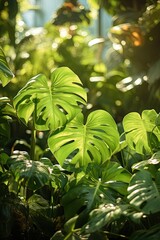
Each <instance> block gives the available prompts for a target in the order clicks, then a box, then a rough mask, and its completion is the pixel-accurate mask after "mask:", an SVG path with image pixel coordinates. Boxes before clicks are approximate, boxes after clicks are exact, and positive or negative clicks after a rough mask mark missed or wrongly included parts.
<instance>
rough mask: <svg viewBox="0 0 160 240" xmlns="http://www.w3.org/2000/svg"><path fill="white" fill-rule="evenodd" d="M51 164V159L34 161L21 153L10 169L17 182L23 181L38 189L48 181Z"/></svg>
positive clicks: (32, 188)
mask: <svg viewBox="0 0 160 240" xmlns="http://www.w3.org/2000/svg"><path fill="white" fill-rule="evenodd" d="M51 166H52V163H51V162H50V160H49V159H46V158H43V159H41V160H40V161H33V160H29V159H25V158H24V157H22V156H21V155H20V156H18V157H17V159H16V160H15V161H13V162H12V164H11V166H10V170H11V172H13V175H14V177H15V180H16V181H17V182H23V183H24V184H25V185H26V186H27V187H28V188H29V189H31V190H37V189H39V188H41V187H43V186H44V185H45V184H47V183H48V181H49V179H50V171H49V169H50V167H51Z"/></svg>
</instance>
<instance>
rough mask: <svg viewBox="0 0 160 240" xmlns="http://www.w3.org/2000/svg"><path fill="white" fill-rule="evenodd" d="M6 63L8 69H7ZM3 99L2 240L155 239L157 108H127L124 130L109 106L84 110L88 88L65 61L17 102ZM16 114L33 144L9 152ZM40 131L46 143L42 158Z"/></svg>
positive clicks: (29, 86) (32, 83)
mask: <svg viewBox="0 0 160 240" xmlns="http://www.w3.org/2000/svg"><path fill="white" fill-rule="evenodd" d="M2 60H3V58H2ZM3 64H4V65H0V66H3V67H2V68H1V70H2V74H3V75H4V74H9V72H8V71H9V70H8V68H6V66H7V65H6V62H5V61H3ZM4 66H5V67H4ZM10 76H11V74H10ZM1 81H2V83H3V85H5V84H7V83H8V82H6V79H5V78H2V80H1ZM0 100H1V102H0V136H1V139H0V140H1V143H2V144H1V148H0V187H1V191H0V207H1V208H0V209H1V211H0V219H1V220H2V221H1V222H2V224H0V238H2V239H7V238H10V237H13V238H17V239H18V238H19V237H24V236H25V239H33V236H34V234H36V236H38V238H39V239H44V237H45V239H52V240H56V239H60V240H61V239H63V240H64V239H66V240H67V239H95V237H96V238H97V239H116V238H119V239H120V238H128V239H132V240H136V239H137V240H139V239H149V237H152V238H151V239H155V238H157V236H158V234H159V232H160V228H159V226H158V225H157V221H159V220H160V217H159V212H160V208H159V200H160V191H159V186H160V180H159V179H160V175H159V169H160V154H159V150H160V137H159V136H160V121H159V119H160V118H159V114H158V113H157V112H156V111H155V110H153V109H152V110H144V111H143V112H142V114H141V115H140V114H139V113H136V112H131V113H129V114H127V115H126V116H125V117H124V119H123V122H122V131H121V132H122V135H120V133H119V130H118V127H117V124H116V122H115V121H114V119H113V118H112V116H111V115H110V114H109V113H108V112H106V111H104V110H95V111H93V112H91V113H89V114H88V115H87V114H86V112H87V111H86V109H85V111H84V108H85V105H86V103H87V94H86V90H85V89H84V88H83V85H82V83H81V80H80V79H79V78H78V76H77V75H76V74H75V73H74V72H73V71H71V70H70V69H69V68H67V67H60V68H57V69H55V70H54V71H53V72H52V73H51V77H50V79H48V78H47V77H46V76H45V75H43V74H39V75H37V76H35V77H33V78H32V79H30V80H29V81H28V82H27V84H26V85H25V86H24V87H23V88H22V89H21V90H20V91H19V92H18V93H17V95H16V96H15V97H14V99H13V106H12V104H11V103H10V102H9V99H7V98H5V97H3V98H1V99H0ZM84 112H85V114H84ZM17 120H18V122H19V123H20V124H22V125H23V126H25V127H26V128H27V129H28V130H30V131H31V135H30V142H29V143H27V144H28V145H27V147H28V150H27V151H21V150H18V149H15V145H16V144H15V143H14V144H13V146H12V147H11V149H10V151H9V152H8V150H7V147H8V142H9V141H10V138H12V132H11V131H9V130H10V129H9V128H10V125H11V126H12V123H13V122H15V121H17ZM12 127H13V126H12ZM39 134H41V136H42V138H46V144H47V147H46V149H44V150H42V149H41V152H40V154H39V155H38V156H39V157H37V151H39V149H40V147H39V145H38V144H39V143H38V141H39V140H40V139H38V136H39ZM46 150H47V154H48V152H49V154H48V155H46ZM128 156H129V157H128ZM129 162H132V164H130V167H128V165H129ZM155 216H156V219H157V221H155ZM4 226H5V231H4ZM126 226H127V227H126ZM142 226H143V227H142ZM148 226H149V227H148ZM14 229H18V234H19V235H18V236H17V235H16V234H17V233H15V231H14Z"/></svg>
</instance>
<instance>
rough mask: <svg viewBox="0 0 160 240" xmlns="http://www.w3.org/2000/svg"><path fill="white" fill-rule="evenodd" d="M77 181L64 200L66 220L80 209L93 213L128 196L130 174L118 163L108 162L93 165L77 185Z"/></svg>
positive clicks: (72, 184)
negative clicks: (95, 208)
mask: <svg viewBox="0 0 160 240" xmlns="http://www.w3.org/2000/svg"><path fill="white" fill-rule="evenodd" d="M76 181H77V178H76ZM76 181H75V179H73V181H71V182H70V187H69V190H68V191H67V193H66V194H65V195H64V196H63V198H62V204H63V205H64V211H65V216H66V218H70V217H73V216H74V215H76V214H77V212H79V211H80V209H86V210H87V211H91V210H92V209H93V208H94V207H97V206H99V205H100V204H104V203H108V202H109V203H113V202H114V201H115V199H116V198H117V197H118V196H121V195H126V194H127V187H128V182H129V181H130V174H129V173H128V172H127V171H126V170H125V169H124V168H122V167H121V166H120V165H119V164H118V163H114V162H109V161H107V163H106V164H104V165H98V164H91V166H89V167H88V169H87V170H86V172H85V175H84V176H83V177H82V178H81V179H80V181H79V182H78V183H77V184H76Z"/></svg>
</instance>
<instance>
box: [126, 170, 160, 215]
mask: <svg viewBox="0 0 160 240" xmlns="http://www.w3.org/2000/svg"><path fill="white" fill-rule="evenodd" d="M128 199H129V201H130V204H131V205H133V206H135V207H136V208H139V209H140V210H141V211H142V212H144V213H145V214H151V213H156V212H159V211H160V204H159V203H160V193H159V191H158V188H157V186H156V184H155V182H154V181H153V180H152V176H151V174H150V173H149V172H148V171H145V170H141V171H139V172H137V173H136V174H134V175H133V177H132V179H131V181H130V184H129V187H128Z"/></svg>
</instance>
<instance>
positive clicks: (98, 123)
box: [48, 110, 119, 167]
mask: <svg viewBox="0 0 160 240" xmlns="http://www.w3.org/2000/svg"><path fill="white" fill-rule="evenodd" d="M48 144H49V147H50V149H51V151H52V152H53V154H54V156H55V157H56V159H57V161H58V162H59V163H60V165H61V166H63V164H64V162H65V160H66V159H67V158H71V163H72V164H75V165H77V167H79V166H82V167H86V166H87V165H88V163H90V162H92V161H94V162H96V163H102V162H104V161H105V160H107V159H109V158H110V157H111V155H112V154H113V153H114V151H115V150H116V149H117V147H118V146H119V133H118V130H117V126H116V123H115V122H114V120H113V118H112V116H111V115H110V114H109V113H107V112H106V111H103V110H97V111H94V112H92V113H90V115H89V116H88V119H87V121H86V124H84V120H83V115H82V114H78V115H77V116H76V117H75V118H74V119H73V120H72V121H71V122H70V123H68V124H67V126H66V128H65V129H64V130H63V131H59V132H54V133H53V134H51V136H50V137H49V138H48Z"/></svg>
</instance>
